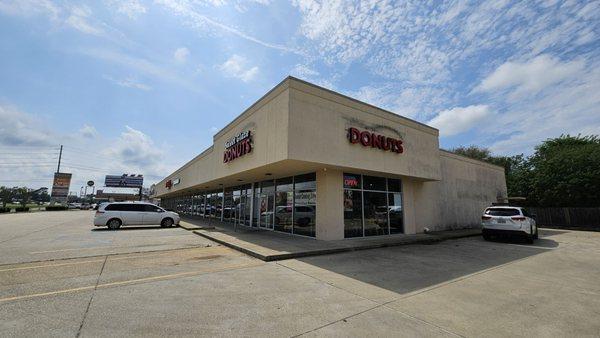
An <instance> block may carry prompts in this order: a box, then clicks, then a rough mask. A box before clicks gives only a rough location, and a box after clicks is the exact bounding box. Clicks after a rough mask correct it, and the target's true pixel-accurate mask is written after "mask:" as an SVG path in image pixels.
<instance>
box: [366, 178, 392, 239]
mask: <svg viewBox="0 0 600 338" xmlns="http://www.w3.org/2000/svg"><path fill="white" fill-rule="evenodd" d="M366 182H367V180H366V179H365V183H366ZM384 182H385V180H384ZM363 196H364V214H365V223H364V224H365V236H380V235H387V234H388V233H389V232H388V212H387V198H386V193H384V192H372V191H365V192H364V195H363Z"/></svg>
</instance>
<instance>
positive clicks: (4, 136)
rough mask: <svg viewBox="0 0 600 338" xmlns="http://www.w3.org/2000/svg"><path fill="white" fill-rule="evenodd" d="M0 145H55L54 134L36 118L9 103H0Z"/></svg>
mask: <svg viewBox="0 0 600 338" xmlns="http://www.w3.org/2000/svg"><path fill="white" fill-rule="evenodd" d="M0 121H2V123H0V145H2V146H47V145H55V144H56V142H57V141H56V140H54V135H53V133H52V132H51V131H49V130H47V129H46V128H45V127H44V125H43V123H41V122H40V120H39V119H38V118H36V117H35V116H32V115H30V114H27V113H24V112H22V111H20V110H18V109H17V108H16V107H13V106H10V105H3V104H0Z"/></svg>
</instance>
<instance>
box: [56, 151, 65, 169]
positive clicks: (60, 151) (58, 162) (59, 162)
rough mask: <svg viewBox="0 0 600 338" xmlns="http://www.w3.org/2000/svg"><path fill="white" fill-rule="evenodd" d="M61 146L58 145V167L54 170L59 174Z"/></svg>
mask: <svg viewBox="0 0 600 338" xmlns="http://www.w3.org/2000/svg"><path fill="white" fill-rule="evenodd" d="M62 148H63V146H62V144H61V145H60V152H59V153H58V167H57V168H56V172H57V173H59V172H60V160H61V159H62Z"/></svg>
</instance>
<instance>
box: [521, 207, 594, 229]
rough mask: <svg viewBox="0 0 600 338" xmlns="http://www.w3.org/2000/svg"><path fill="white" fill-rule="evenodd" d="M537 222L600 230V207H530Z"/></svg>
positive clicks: (556, 226)
mask: <svg viewBox="0 0 600 338" xmlns="http://www.w3.org/2000/svg"><path fill="white" fill-rule="evenodd" d="M528 209H529V211H530V212H531V213H532V214H535V215H537V224H539V225H540V226H543V227H551V228H583V229H590V230H598V231H600V208H533V207H530V208H528Z"/></svg>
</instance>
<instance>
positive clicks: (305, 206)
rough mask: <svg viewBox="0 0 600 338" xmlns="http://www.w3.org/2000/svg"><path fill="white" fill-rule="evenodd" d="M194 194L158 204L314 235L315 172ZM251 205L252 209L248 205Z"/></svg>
mask: <svg viewBox="0 0 600 338" xmlns="http://www.w3.org/2000/svg"><path fill="white" fill-rule="evenodd" d="M252 186H253V185H252V184H245V185H241V186H236V187H226V188H225V190H224V192H223V190H217V191H209V192H205V193H201V194H197V195H192V194H190V195H186V196H181V197H176V198H169V199H164V200H162V201H161V204H162V205H164V206H166V207H170V208H172V209H173V210H175V211H177V212H180V213H181V214H182V215H185V216H203V217H211V218H217V219H220V218H221V217H222V218H223V220H224V221H227V222H230V223H235V224H239V225H246V226H250V225H251V224H252V226H254V227H261V228H263V229H269V230H277V231H282V232H287V233H293V234H298V235H303V236H311V237H314V236H315V235H316V210H317V205H316V204H317V193H316V186H317V184H316V174H315V173H309V174H304V175H298V176H294V177H284V178H279V179H277V180H267V181H262V182H256V183H254V190H253V189H252ZM252 206H254V210H253V209H252Z"/></svg>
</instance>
